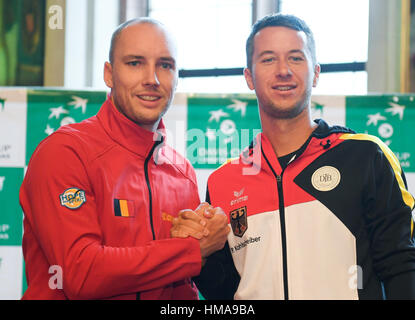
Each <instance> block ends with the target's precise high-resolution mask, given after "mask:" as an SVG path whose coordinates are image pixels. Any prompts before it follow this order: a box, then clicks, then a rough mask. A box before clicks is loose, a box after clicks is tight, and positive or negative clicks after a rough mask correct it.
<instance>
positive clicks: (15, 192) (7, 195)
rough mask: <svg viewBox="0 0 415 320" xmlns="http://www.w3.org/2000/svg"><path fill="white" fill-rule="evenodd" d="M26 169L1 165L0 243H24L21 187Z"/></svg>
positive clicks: (15, 244) (7, 244)
mask: <svg viewBox="0 0 415 320" xmlns="http://www.w3.org/2000/svg"><path fill="white" fill-rule="evenodd" d="M23 171H24V169H22V168H2V167H0V203H1V209H0V210H1V221H0V245H2V246H20V245H21V244H22V220H23V212H22V209H21V208H20V205H19V189H20V184H21V183H22V180H23V174H24V172H23Z"/></svg>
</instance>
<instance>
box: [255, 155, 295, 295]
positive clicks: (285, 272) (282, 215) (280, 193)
mask: <svg viewBox="0 0 415 320" xmlns="http://www.w3.org/2000/svg"><path fill="white" fill-rule="evenodd" d="M261 152H262V155H263V157H264V158H265V161H266V162H267V163H268V166H269V167H270V169H271V171H272V173H273V174H274V177H275V178H276V179H277V189H278V207H279V211H280V228H281V247H282V248H281V249H282V276H283V283H284V300H288V299H289V295H288V268H287V237H286V232H285V207H284V192H283V189H282V175H283V174H284V170H282V172H281V175H278V174H277V173H276V172H275V171H274V168H273V167H272V166H271V163H270V162H269V161H268V158H267V157H266V155H265V153H264V150H261Z"/></svg>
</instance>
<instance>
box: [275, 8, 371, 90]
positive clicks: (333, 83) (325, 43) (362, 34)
mask: <svg viewBox="0 0 415 320" xmlns="http://www.w3.org/2000/svg"><path fill="white" fill-rule="evenodd" d="M280 11H281V12H283V13H290V14H295V15H297V16H299V17H301V18H302V19H303V20H305V21H306V23H307V24H308V25H309V26H310V28H311V29H312V30H313V33H314V37H315V40H316V50H317V60H318V61H319V63H320V64H332V63H353V62H366V61H367V58H368V35H369V0H348V1H332V0H313V1H310V0H282V1H280ZM313 93H314V94H366V93H367V72H366V71H358V72H336V73H330V72H328V73H322V74H321V75H320V82H319V85H318V86H317V88H315V89H314V91H313Z"/></svg>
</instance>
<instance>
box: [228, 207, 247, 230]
mask: <svg viewBox="0 0 415 320" xmlns="http://www.w3.org/2000/svg"><path fill="white" fill-rule="evenodd" d="M230 218H231V226H232V231H233V234H234V235H235V236H237V237H242V236H243V235H244V233H245V231H246V230H247V229H248V219H247V215H246V207H242V208H238V209H236V210H233V211H231V212H230Z"/></svg>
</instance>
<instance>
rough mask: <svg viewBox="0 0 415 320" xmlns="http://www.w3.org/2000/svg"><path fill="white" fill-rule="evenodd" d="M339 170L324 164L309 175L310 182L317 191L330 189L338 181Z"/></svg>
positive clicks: (334, 186) (339, 176)
mask: <svg viewBox="0 0 415 320" xmlns="http://www.w3.org/2000/svg"><path fill="white" fill-rule="evenodd" d="M340 178H341V175H340V172H339V170H337V169H336V168H334V167H331V166H324V167H321V168H319V169H317V170H316V171H315V172H314V173H313V175H312V176H311V184H312V185H313V187H314V188H316V189H317V190H319V191H330V190H333V189H334V188H336V187H337V185H338V184H339V183H340Z"/></svg>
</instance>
